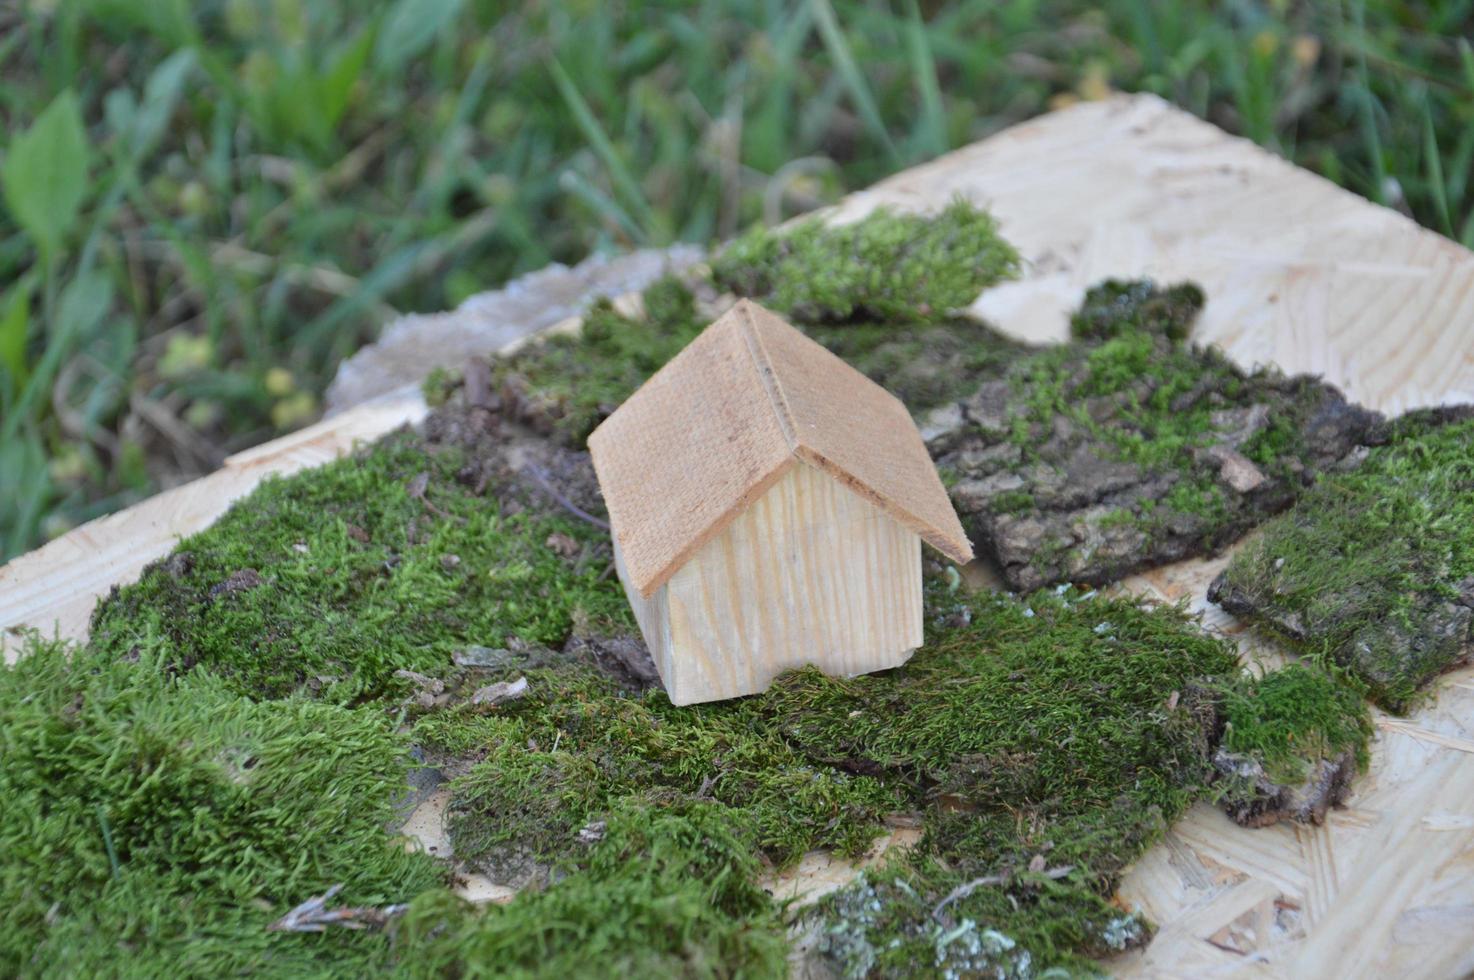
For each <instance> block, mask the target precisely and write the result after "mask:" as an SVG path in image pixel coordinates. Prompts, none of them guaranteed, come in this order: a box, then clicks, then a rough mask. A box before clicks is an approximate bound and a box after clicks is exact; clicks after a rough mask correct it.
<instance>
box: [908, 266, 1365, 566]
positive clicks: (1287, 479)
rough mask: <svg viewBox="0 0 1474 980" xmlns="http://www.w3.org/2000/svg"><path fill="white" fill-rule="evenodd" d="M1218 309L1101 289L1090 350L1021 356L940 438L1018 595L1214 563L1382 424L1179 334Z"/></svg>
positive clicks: (1161, 294) (967, 506)
mask: <svg viewBox="0 0 1474 980" xmlns="http://www.w3.org/2000/svg"><path fill="white" fill-rule="evenodd" d="M1201 301H1202V296H1201V293H1200V292H1198V291H1197V289H1196V287H1193V286H1191V285H1181V286H1174V287H1170V288H1167V289H1158V288H1156V287H1153V286H1152V285H1151V284H1149V283H1119V282H1109V283H1106V284H1104V285H1102V286H1098V287H1096V288H1095V289H1092V290H1091V291H1090V293H1089V294H1088V295H1087V297H1086V300H1085V303H1084V305H1083V307H1082V308H1081V311H1080V312H1079V313H1078V314H1077V315H1076V317H1075V321H1074V328H1075V331H1076V333H1077V335H1080V336H1082V337H1084V338H1086V339H1079V340H1076V341H1075V342H1073V343H1069V344H1064V345H1060V346H1057V347H1051V348H1045V349H1042V350H1039V351H1037V352H1035V353H1033V354H1031V355H1029V356H1026V357H1021V358H1016V359H1014V360H1013V361H1012V362H1011V363H1009V364H1008V365H1007V367H1006V368H1005V369H1004V370H1003V372H1002V376H1001V377H999V378H997V379H996V380H991V381H984V382H983V383H982V384H981V387H979V388H977V389H976V393H975V394H973V395H972V396H970V397H968V398H966V399H964V400H963V401H962V402H961V403H960V404H959V405H958V407H957V409H956V410H955V411H953V412H952V413H951V414H950V415H949V416H948V417H947V419H946V424H945V425H944V426H941V427H940V428H938V429H937V430H936V431H934V432H932V434H931V435H932V438H931V440H930V447H931V449H932V451H933V454H934V456H935V457H936V458H937V461H938V464H939V465H940V466H942V467H944V468H945V469H946V470H948V471H949V472H950V473H951V475H952V478H953V479H952V498H953V502H954V504H956V506H957V509H958V511H959V513H960V514H961V516H962V517H963V520H964V524H965V525H967V526H968V528H969V531H970V532H971V533H972V534H973V535H974V538H975V540H976V542H977V543H978V544H979V545H980V546H981V548H982V549H983V550H986V551H989V552H991V553H992V554H993V555H994V557H995V558H996V559H997V560H998V562H999V564H1000V566H1001V567H1002V569H1003V572H1004V574H1005V576H1006V577H1007V579H1008V581H1009V583H1010V585H1012V586H1013V587H1015V588H1018V589H1023V590H1028V589H1032V588H1036V587H1038V586H1041V585H1044V584H1047V583H1050V582H1055V581H1061V580H1063V581H1074V582H1086V583H1092V584H1098V583H1104V582H1109V581H1113V580H1115V579H1117V578H1120V577H1121V576H1123V575H1125V574H1127V573H1129V572H1131V571H1134V570H1136V569H1139V568H1143V567H1148V566H1151V565H1157V564H1162V563H1165V562H1169V561H1176V560H1180V559H1183V558H1188V557H1192V556H1195V555H1199V554H1203V553H1207V552H1212V551H1214V550H1216V549H1218V548H1220V547H1222V546H1223V545H1225V544H1227V543H1228V542H1230V541H1232V540H1234V539H1235V538H1237V537H1238V536H1240V535H1241V534H1242V533H1243V532H1244V531H1245V530H1247V529H1248V528H1249V527H1251V526H1253V525H1254V524H1256V523H1258V522H1259V521H1261V520H1263V519H1264V518H1265V517H1266V516H1268V515H1270V514H1273V513H1274V512H1276V511H1278V510H1282V509H1283V508H1284V507H1286V506H1288V504H1289V503H1290V502H1291V501H1292V500H1293V499H1294V497H1295V495H1296V494H1297V493H1298V492H1299V491H1300V490H1301V489H1302V488H1303V486H1304V485H1305V484H1306V483H1308V482H1309V480H1310V479H1311V477H1312V476H1313V474H1314V473H1316V472H1318V471H1320V470H1322V469H1324V468H1326V467H1327V466H1330V465H1332V464H1334V463H1336V462H1338V461H1339V460H1341V459H1342V458H1343V457H1345V456H1346V455H1347V454H1348V453H1349V452H1350V451H1351V450H1352V449H1353V448H1354V447H1355V446H1356V445H1357V444H1358V442H1359V441H1360V440H1361V439H1362V438H1364V437H1365V435H1366V433H1367V431H1368V430H1369V428H1370V427H1371V426H1372V424H1373V423H1374V422H1375V421H1376V420H1377V416H1376V415H1375V414H1374V413H1371V412H1367V411H1365V410H1363V409H1360V408H1358V407H1356V406H1352V405H1348V404H1347V403H1346V401H1345V400H1344V399H1343V398H1342V397H1341V395H1340V393H1339V392H1337V391H1336V390H1335V389H1334V388H1331V387H1330V386H1328V385H1325V384H1323V383H1321V382H1320V381H1318V380H1317V379H1314V378H1309V377H1304V376H1300V377H1293V378H1285V377H1282V376H1280V375H1279V374H1277V373H1275V372H1272V371H1267V370H1261V371H1256V372H1253V373H1246V372H1244V371H1242V370H1240V369H1239V368H1238V367H1236V366H1235V365H1234V364H1232V363H1231V362H1230V361H1229V360H1228V359H1227V358H1226V357H1225V356H1223V355H1222V354H1221V353H1219V352H1218V351H1217V350H1215V349H1213V348H1198V347H1193V346H1189V345H1185V344H1182V343H1179V342H1177V341H1176V340H1174V339H1173V338H1176V337H1179V336H1181V335H1183V334H1184V333H1185V332H1186V329H1187V326H1186V325H1187V323H1189V322H1190V320H1191V314H1192V313H1193V312H1195V311H1196V308H1197V306H1198V305H1199V304H1200V303H1201Z"/></svg>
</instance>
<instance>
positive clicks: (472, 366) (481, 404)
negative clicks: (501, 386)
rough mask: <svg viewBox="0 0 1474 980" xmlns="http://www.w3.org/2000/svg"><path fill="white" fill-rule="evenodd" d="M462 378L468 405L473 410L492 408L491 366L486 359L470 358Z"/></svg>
mask: <svg viewBox="0 0 1474 980" xmlns="http://www.w3.org/2000/svg"><path fill="white" fill-rule="evenodd" d="M462 378H463V382H462V383H463V384H464V386H465V389H466V404H467V405H469V406H471V407H472V408H485V409H489V408H491V365H490V364H488V363H487V361H486V358H484V357H471V358H469V359H468V360H467V361H466V370H465V373H464V375H463V376H462Z"/></svg>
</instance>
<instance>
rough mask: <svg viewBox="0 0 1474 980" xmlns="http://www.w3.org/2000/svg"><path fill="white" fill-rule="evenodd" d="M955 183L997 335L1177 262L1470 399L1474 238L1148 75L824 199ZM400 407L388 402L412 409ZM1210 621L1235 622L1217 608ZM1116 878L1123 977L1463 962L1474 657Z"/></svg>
mask: <svg viewBox="0 0 1474 980" xmlns="http://www.w3.org/2000/svg"><path fill="white" fill-rule="evenodd" d="M954 194H962V195H964V196H967V197H971V198H973V199H975V200H978V201H981V202H983V203H986V204H987V205H989V206H990V207H992V208H993V209H994V211H995V212H996V213H997V214H998V215H999V217H1000V220H1001V222H1002V226H1003V231H1004V233H1005V235H1007V236H1008V237H1009V238H1010V239H1011V240H1013V241H1014V242H1016V243H1017V244H1019V246H1020V247H1021V249H1022V251H1023V253H1024V255H1025V258H1026V260H1027V261H1028V270H1027V272H1026V275H1025V277H1024V279H1023V280H1022V281H1021V282H1019V283H1017V284H1013V285H1009V286H1005V287H1002V288H999V289H995V290H992V291H990V292H989V293H987V294H985V296H984V297H983V298H982V300H981V301H980V302H979V303H978V304H976V306H975V309H976V310H977V311H978V312H980V313H983V314H985V315H987V316H989V317H990V318H991V319H993V320H994V321H995V322H997V323H998V324H1000V325H1001V326H1003V327H1004V328H1005V329H1008V330H1010V331H1011V332H1013V333H1015V334H1017V335H1020V336H1023V337H1026V338H1031V339H1036V340H1048V339H1058V338H1061V337H1063V336H1064V332H1065V323H1064V318H1063V311H1064V310H1066V309H1067V308H1068V307H1069V306H1070V305H1072V304H1073V303H1074V302H1076V301H1077V300H1078V298H1079V294H1080V292H1081V291H1082V290H1083V288H1084V287H1085V286H1086V285H1088V284H1089V283H1090V282H1092V281H1094V280H1096V279H1099V278H1101V277H1103V276H1106V275H1140V274H1151V275H1155V276H1158V277H1160V278H1167V279H1171V278H1177V277H1192V278H1195V279H1197V280H1198V281H1199V282H1201V283H1202V284H1203V285H1204V286H1205V287H1206V289H1207V291H1208V295H1209V304H1208V308H1207V310H1206V311H1205V314H1204V317H1203V320H1202V322H1201V324H1200V326H1199V328H1198V337H1199V338H1200V339H1203V340H1208V341H1212V342H1215V343H1218V344H1220V345H1222V346H1223V347H1224V348H1225V349H1226V350H1228V351H1229V353H1230V354H1232V355H1233V356H1234V357H1236V358H1237V359H1239V360H1240V361H1241V362H1243V363H1246V364H1248V363H1255V362H1273V363H1276V364H1278V365H1280V366H1281V367H1283V368H1285V369H1287V370H1290V371H1318V372H1321V373H1323V374H1325V375H1326V376H1327V377H1328V378H1329V379H1331V380H1332V381H1334V382H1336V383H1337V384H1339V385H1341V386H1343V387H1344V388H1345V389H1346V390H1347V391H1348V392H1349V393H1350V394H1351V395H1352V396H1353V397H1355V398H1357V399H1359V400H1361V401H1363V402H1364V403H1367V404H1370V405H1373V406H1376V407H1379V408H1382V409H1384V410H1389V411H1396V410H1400V409H1403V408H1407V407H1411V406H1415V405H1424V404H1434V403H1438V402H1442V401H1456V400H1474V255H1471V254H1470V253H1468V252H1466V251H1464V250H1463V249H1460V248H1459V247H1458V246H1455V245H1453V244H1451V243H1449V242H1447V241H1445V240H1444V239H1441V238H1439V237H1438V236H1436V235H1433V234H1432V233H1429V232H1426V231H1423V230H1421V229H1419V228H1417V227H1416V226H1415V225H1413V223H1412V222H1410V221H1408V220H1407V219H1406V218H1404V217H1402V216H1400V215H1397V214H1395V213H1393V212H1390V211H1387V210H1385V209H1382V208H1378V207H1375V206H1373V205H1370V204H1368V203H1367V202H1365V201H1363V200H1361V199H1359V198H1357V197H1355V196H1353V195H1351V194H1348V193H1346V192H1343V191H1340V190H1338V189H1336V188H1335V187H1333V186H1331V185H1330V184H1327V183H1326V182H1324V181H1321V180H1319V179H1318V178H1315V177H1313V176H1311V175H1309V174H1306V173H1304V172H1302V171H1298V170H1296V169H1294V168H1293V167H1291V166H1289V165H1288V164H1286V163H1284V162H1282V161H1280V160H1278V159H1276V158H1274V157H1272V156H1270V155H1269V154H1267V153H1263V152H1261V151H1259V150H1257V149H1255V148H1254V147H1252V146H1251V145H1249V144H1247V143H1245V142H1243V141H1241V140H1237V139H1233V138H1230V137H1228V136H1225V135H1224V134H1223V133H1221V132H1219V131H1218V130H1216V129H1213V128H1212V127H1210V126H1207V125H1205V124H1203V123H1201V122H1199V121H1197V120H1195V119H1192V118H1191V117H1189V116H1186V115H1184V114H1182V113H1180V112H1177V111H1175V110H1172V109H1170V108H1169V107H1168V106H1166V105H1165V104H1164V103H1162V102H1161V101H1159V100H1157V99H1155V98H1151V97H1140V96H1138V97H1129V98H1126V97H1123V98H1118V99H1114V100H1111V101H1108V102H1103V103H1092V104H1086V105H1081V106H1077V107H1075V108H1072V109H1069V110H1066V111H1063V112H1060V113H1056V114H1053V115H1050V116H1046V117H1043V118H1041V119H1038V120H1035V121H1033V122H1030V123H1026V124H1023V125H1021V126H1017V127H1014V128H1013V129H1010V130H1007V131H1005V132H1003V133H1000V134H998V135H997V136H994V137H992V138H991V139H989V140H986V141H984V142H982V143H979V144H976V145H974V146H971V147H968V148H966V149H964V150H960V151H958V152H956V153H953V154H950V155H948V156H946V157H943V158H941V159H939V160H937V161H934V162H932V163H930V164H927V165H925V166H922V167H918V168H915V169H913V170H909V171H906V172H905V173H902V174H899V175H897V176H896V177H893V178H891V179H890V180H887V181H885V182H883V183H881V184H879V185H877V186H876V187H874V188H872V189H870V190H868V191H865V192H863V193H860V194H856V195H853V196H852V197H850V198H849V199H848V200H847V201H846V202H845V203H844V204H843V205H841V207H840V208H839V209H837V213H838V215H839V216H840V217H853V216H857V215H859V214H861V213H863V212H864V211H865V210H867V209H869V208H871V207H874V206H876V205H878V204H892V205H895V206H898V207H906V208H921V209H934V208H936V207H940V206H942V205H943V204H945V203H946V201H947V200H948V199H950V198H951V197H952V196H953V195H954ZM401 408H402V411H403V417H405V418H408V417H411V416H412V415H414V414H415V413H416V412H417V411H420V409H419V408H418V406H416V405H415V404H413V403H412V402H405V403H402V405H401ZM383 411H384V412H385V413H386V414H387V415H392V413H393V411H394V410H393V409H391V408H389V407H387V406H386V407H385V408H384V409H383ZM393 421H397V420H393ZM393 421H391V419H390V418H388V417H386V415H376V416H375V417H373V418H365V417H361V416H357V415H356V414H355V413H349V414H346V415H344V416H341V417H340V418H339V419H337V420H335V421H334V422H333V423H331V424H329V425H327V426H326V427H325V428H322V429H320V430H319V431H317V432H316V433H315V434H311V435H305V434H303V435H299V436H298V437H290V438H289V439H288V440H285V441H284V443H285V444H283V443H274V444H271V445H269V446H267V447H263V449H262V450H259V451H257V453H256V454H254V455H253V456H252V457H251V459H250V460H249V465H248V466H246V468H245V469H244V470H242V471H241V472H239V473H236V474H235V475H234V477H233V479H228V478H226V477H221V476H220V475H219V474H217V476H216V477H211V478H209V479H210V480H217V483H216V484H213V485H212V484H209V483H208V481H200V483H199V484H195V485H191V487H186V488H182V489H181V490H176V491H173V492H172V494H173V495H174V496H172V497H171V495H164V496H163V497H161V498H156V499H155V500H153V501H150V502H148V503H146V504H143V505H140V507H138V508H134V509H133V510H131V511H128V512H125V513H123V514H120V515H116V516H115V517H112V518H107V519H104V520H103V521H98V522H94V523H93V524H90V525H87V526H86V527H84V528H80V529H78V530H77V531H74V532H72V533H71V534H69V535H66V536H65V537H63V538H61V539H59V540H57V541H55V542H52V543H51V544H50V545H48V546H47V547H45V548H43V549H41V550H40V551H38V552H36V553H34V554H32V555H29V556H26V557H23V558H21V559H17V560H16V561H14V562H12V563H11V564H10V565H9V566H6V567H5V568H4V569H0V627H3V626H6V625H12V624H16V623H32V624H35V625H40V626H47V625H49V624H50V623H51V622H52V621H53V620H56V619H59V620H60V621H61V626H62V631H63V633H65V634H66V635H71V636H77V635H80V634H81V632H82V631H83V630H84V629H85V624H86V614H87V610H88V609H89V608H90V606H91V604H92V602H93V600H94V598H95V597H96V596H97V595H98V594H100V593H102V592H103V591H105V590H106V588H107V586H108V585H109V584H111V583H112V582H113V581H118V580H122V579H125V578H130V577H132V576H134V575H136V574H137V571H138V569H139V568H140V567H141V565H142V564H143V563H144V562H146V561H147V560H150V559H152V558H155V557H158V556H159V555H160V554H162V553H163V552H164V551H166V550H167V549H168V547H169V544H170V542H171V541H172V540H173V538H174V536H176V535H179V534H185V533H189V532H191V531H194V530H197V529H199V528H200V527H201V526H203V525H204V524H205V523H207V522H208V521H209V520H210V519H211V518H213V517H214V516H215V515H216V514H218V513H219V511H220V510H221V509H223V507H224V505H225V503H226V500H225V499H223V498H224V497H226V496H228V495H232V494H239V493H242V492H244V491H245V489H247V488H248V487H249V486H250V485H254V482H255V481H256V480H258V479H259V478H260V476H261V475H262V474H263V473H265V472H267V471H270V470H273V469H279V470H288V469H294V468H297V467H299V466H300V465H303V463H304V460H303V459H302V456H303V454H306V455H311V456H313V457H314V459H311V460H305V462H312V461H316V459H321V458H324V457H325V456H327V455H329V454H331V453H332V452H334V451H336V450H338V449H341V448H345V447H346V445H347V443H349V442H351V441H352V438H353V437H354V436H361V437H368V436H370V435H373V434H375V433H376V432H377V431H382V430H383V429H385V428H389V427H391V426H392V424H393ZM353 426H360V427H361V428H358V429H357V430H354V429H353ZM303 438H305V439H306V440H307V442H306V443H305V444H304V443H302V442H300V441H299V440H301V439H303ZM241 465H242V464H241V463H240V461H239V460H237V461H236V463H235V468H237V469H240V468H241ZM229 469H230V468H228V470H229ZM217 498H219V499H217ZM1219 565H1220V563H1201V562H1198V563H1187V564H1186V565H1181V566H1175V567H1173V568H1170V569H1165V570H1160V571H1158V572H1156V573H1153V574H1151V575H1148V576H1138V577H1136V578H1134V579H1132V580H1131V581H1130V582H1129V583H1128V587H1130V588H1132V589H1135V590H1138V591H1141V590H1145V591H1148V592H1153V593H1158V594H1161V595H1164V596H1166V597H1168V598H1179V597H1181V598H1185V599H1187V600H1188V601H1189V603H1190V604H1191V605H1193V606H1194V607H1196V608H1204V607H1205V603H1204V600H1203V590H1204V586H1205V585H1206V582H1207V581H1208V580H1209V578H1211V575H1212V574H1213V572H1214V570H1215V569H1216V567H1219ZM1208 620H1209V624H1210V625H1211V626H1213V627H1214V628H1218V629H1223V630H1225V631H1226V632H1229V633H1231V634H1234V635H1241V634H1242V631H1241V629H1240V627H1239V625H1238V624H1236V623H1234V622H1233V621H1232V620H1230V619H1228V618H1227V617H1224V616H1223V615H1222V614H1221V613H1218V612H1217V611H1216V610H1211V609H1209V610H1208ZM1261 652H1263V653H1265V655H1267V656H1273V653H1272V651H1261ZM435 830H438V827H437V828H434V829H433V830H431V831H427V834H426V836H428V837H434V836H435V833H434V831H435ZM848 873H849V869H848V868H846V867H845V866H843V865H842V864H841V863H839V862H835V861H831V860H829V859H827V858H824V857H822V856H812V857H811V858H809V859H807V860H806V861H805V863H804V865H803V866H802V867H801V868H800V870H799V872H798V873H796V874H790V875H786V876H783V878H782V879H781V880H779V881H777V882H775V886H776V887H775V890H776V891H778V892H779V893H780V894H782V895H785V896H790V895H810V894H812V893H813V892H814V891H816V890H817V891H823V890H828V889H832V888H833V887H836V886H837V885H838V884H839V883H841V882H842V881H843V880H844V878H845V876H846V875H847V874H848ZM1121 897H1122V900H1123V901H1125V902H1127V903H1130V904H1138V905H1140V906H1141V907H1142V909H1143V910H1144V911H1145V912H1146V913H1147V914H1148V915H1149V916H1151V917H1152V918H1153V919H1154V920H1156V921H1157V922H1158V923H1159V924H1160V925H1161V931H1160V933H1159V934H1158V936H1157V938H1156V939H1155V940H1154V942H1153V943H1152V945H1151V946H1149V947H1148V948H1147V949H1146V951H1145V952H1144V953H1138V954H1134V955H1133V956H1132V957H1129V958H1127V959H1124V960H1116V961H1113V962H1112V963H1111V964H1110V967H1111V968H1112V969H1115V970H1118V971H1119V972H1121V973H1123V974H1126V975H1132V976H1164V977H1197V976H1204V975H1228V976H1237V975H1244V976H1269V977H1304V976H1335V977H1352V976H1401V977H1451V976H1462V975H1467V974H1468V973H1469V972H1470V971H1471V970H1474V669H1471V670H1464V671H1460V672H1458V673H1455V674H1451V675H1449V676H1447V677H1445V678H1443V679H1442V680H1440V681H1439V683H1438V684H1437V686H1436V691H1435V697H1434V698H1433V699H1432V701H1431V703H1430V704H1429V705H1428V706H1427V707H1425V708H1424V709H1423V710H1421V711H1418V712H1416V713H1415V714H1414V715H1413V716H1411V717H1409V718H1405V719H1397V718H1389V717H1383V716H1379V717H1378V735H1377V739H1376V742H1375V744H1374V746H1373V760H1372V768H1371V771H1370V773H1368V774H1367V775H1366V776H1364V777H1362V778H1360V779H1359V780H1358V782H1357V784H1356V788H1355V791H1354V793H1353V796H1352V798H1351V799H1350V801H1349V805H1348V807H1347V808H1346V809H1344V810H1340V811H1337V812H1334V813H1332V814H1331V816H1330V818H1329V819H1328V820H1327V823H1326V824H1325V826H1323V827H1318V828H1315V827H1299V826H1278V827H1272V828H1267V829H1264V830H1256V831H1249V830H1242V829H1239V828H1237V827H1235V826H1234V825H1233V824H1231V823H1230V822H1229V821H1228V820H1227V819H1226V818H1224V817H1222V816H1221V815H1219V814H1218V813H1217V812H1216V811H1213V810H1211V809H1209V808H1206V807H1200V808H1198V809H1197V810H1194V811H1193V812H1192V813H1191V814H1189V816H1188V817H1187V818H1186V819H1184V820H1182V821H1180V822H1179V823H1178V825H1177V826H1176V827H1174V828H1173V830H1172V832H1171V833H1170V834H1169V835H1168V838H1167V840H1166V841H1165V842H1164V843H1163V844H1162V845H1161V846H1159V847H1157V848H1155V849H1154V850H1153V851H1152V852H1151V853H1150V854H1148V855H1147V856H1146V857H1145V858H1144V859H1143V860H1142V861H1141V862H1140V863H1139V865H1138V866H1137V867H1136V868H1135V869H1134V870H1133V871H1132V872H1131V873H1130V874H1129V875H1128V876H1127V879H1126V881H1125V883H1124V885H1123V887H1122V894H1121Z"/></svg>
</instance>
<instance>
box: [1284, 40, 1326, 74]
mask: <svg viewBox="0 0 1474 980" xmlns="http://www.w3.org/2000/svg"><path fill="white" fill-rule="evenodd" d="M1290 55H1291V56H1292V57H1293V58H1294V59H1295V64H1297V65H1299V66H1300V67H1301V68H1309V67H1311V66H1312V65H1314V64H1315V63H1316V62H1317V61H1319V60H1320V38H1318V37H1316V36H1315V35H1314V34H1301V35H1300V36H1299V37H1297V38H1295V41H1294V43H1293V44H1292V45H1291V46H1290Z"/></svg>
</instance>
